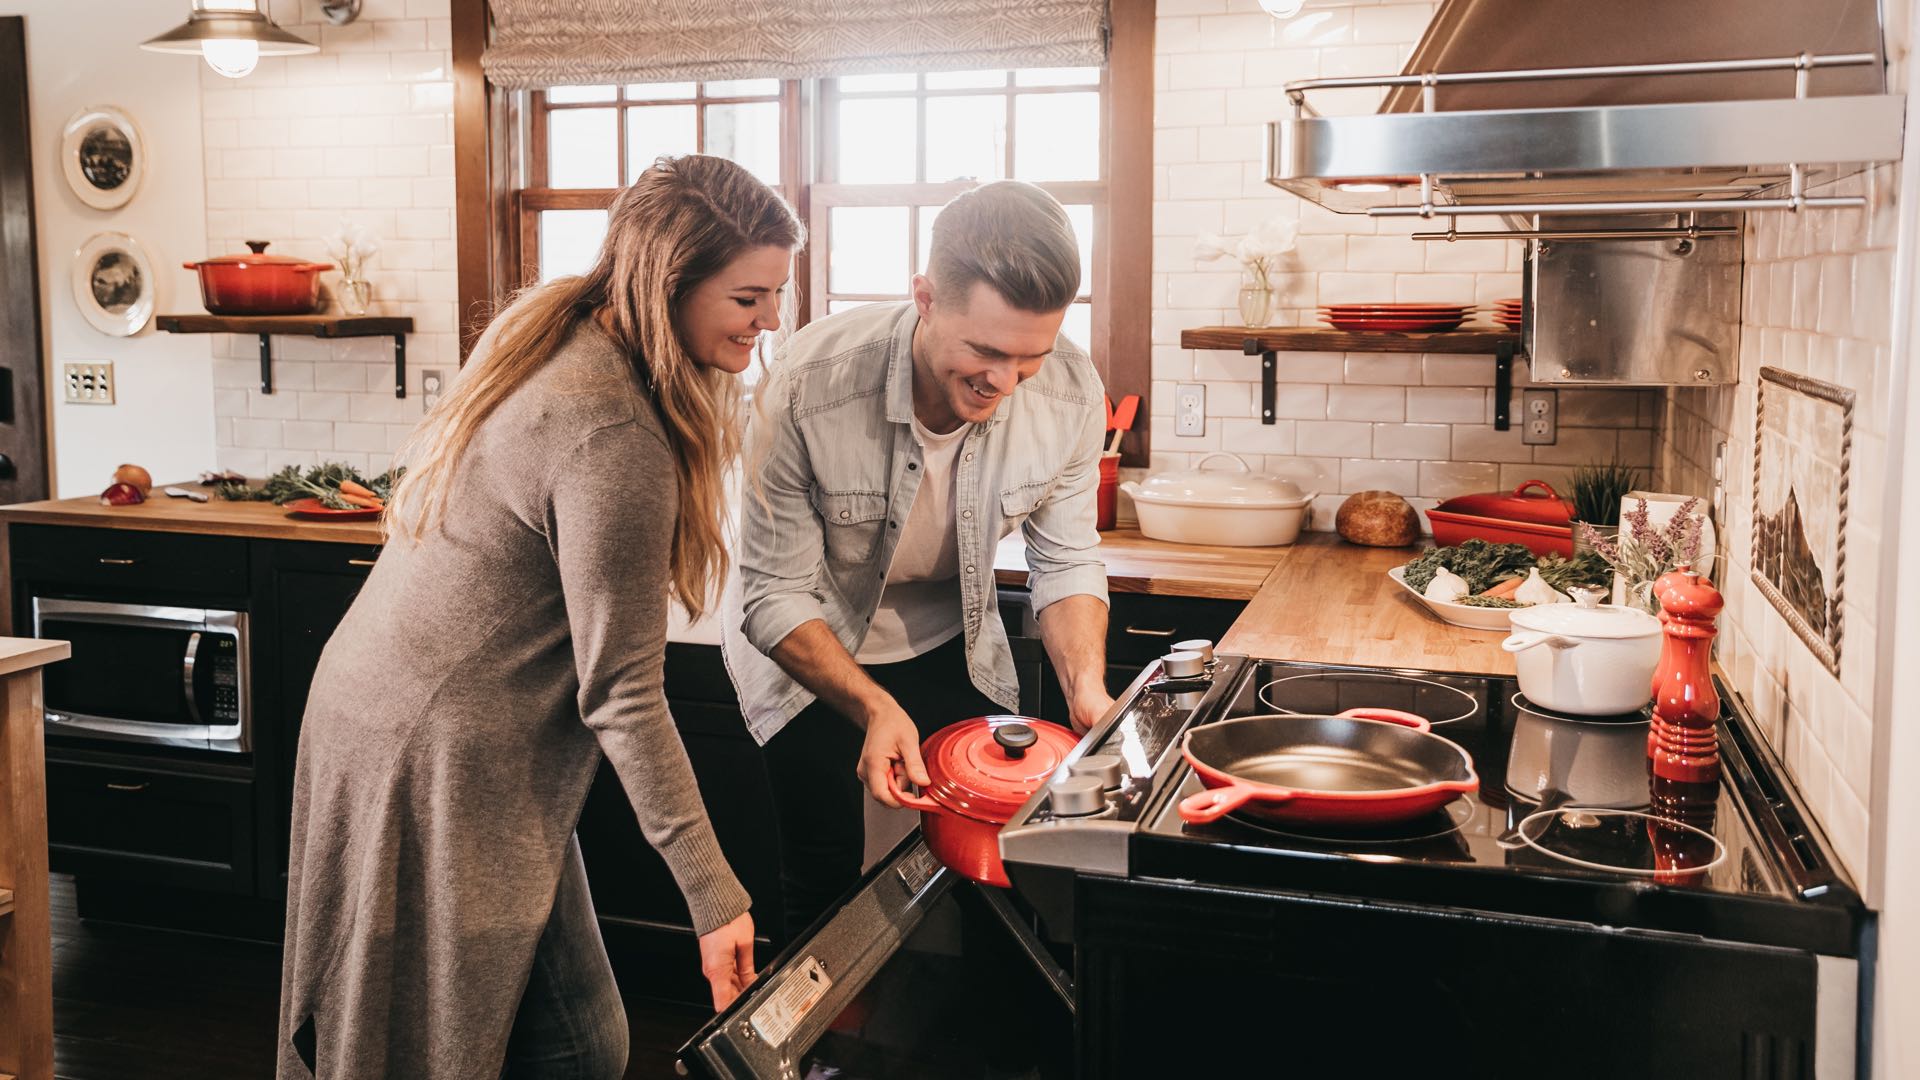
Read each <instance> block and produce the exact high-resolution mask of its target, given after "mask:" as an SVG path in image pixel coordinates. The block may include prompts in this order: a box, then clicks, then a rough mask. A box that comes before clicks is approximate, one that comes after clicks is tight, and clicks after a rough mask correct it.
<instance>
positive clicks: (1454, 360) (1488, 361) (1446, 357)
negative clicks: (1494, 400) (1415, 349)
mask: <svg viewBox="0 0 1920 1080" xmlns="http://www.w3.org/2000/svg"><path fill="white" fill-rule="evenodd" d="M1516 366H1517V365H1516ZM1423 367H1424V371H1423V381H1424V382H1425V383H1426V384H1427V385H1428V386H1492V385H1493V357H1491V356H1459V355H1454V354H1450V353H1428V354H1427V355H1426V356H1425V358H1424V360H1423Z"/></svg>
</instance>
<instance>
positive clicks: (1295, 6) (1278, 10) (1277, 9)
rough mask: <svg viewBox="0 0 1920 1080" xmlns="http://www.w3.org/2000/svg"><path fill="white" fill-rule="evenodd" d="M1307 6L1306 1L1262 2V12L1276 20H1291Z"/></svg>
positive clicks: (1273, 0) (1272, 0)
mask: <svg viewBox="0 0 1920 1080" xmlns="http://www.w3.org/2000/svg"><path fill="white" fill-rule="evenodd" d="M1305 4H1306V0H1260V10H1262V11H1264V12H1266V13H1267V14H1269V15H1271V16H1273V17H1274V18H1276V19H1291V18H1293V17H1294V16H1295V15H1298V14H1300V9H1301V7H1303V6H1304V5H1305Z"/></svg>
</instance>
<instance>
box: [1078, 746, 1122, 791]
mask: <svg viewBox="0 0 1920 1080" xmlns="http://www.w3.org/2000/svg"><path fill="white" fill-rule="evenodd" d="M1122 764H1123V763H1122V762H1121V760H1120V759H1119V758H1118V757H1116V756H1114V755H1113V754H1089V755H1088V756H1086V757H1083V758H1081V759H1080V760H1079V761H1076V762H1074V763H1073V764H1071V765H1069V766H1067V771H1068V772H1069V773H1072V774H1073V775H1075V776H1091V777H1093V778H1094V779H1095V780H1098V781H1100V786H1101V787H1102V788H1105V789H1107V790H1109V791H1111V790H1113V789H1114V788H1117V787H1119V786H1120V769H1121V767H1122Z"/></svg>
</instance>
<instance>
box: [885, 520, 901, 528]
mask: <svg viewBox="0 0 1920 1080" xmlns="http://www.w3.org/2000/svg"><path fill="white" fill-rule="evenodd" d="M899 527H900V523H899V522H897V521H889V522H887V528H889V529H897V528H899Z"/></svg>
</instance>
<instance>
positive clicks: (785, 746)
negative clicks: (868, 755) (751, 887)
mask: <svg viewBox="0 0 1920 1080" xmlns="http://www.w3.org/2000/svg"><path fill="white" fill-rule="evenodd" d="M866 671H867V674H868V675H869V676H871V677H872V678H873V681H875V682H877V683H879V684H880V686H881V688H882V689H884V690H886V691H887V693H889V694H892V695H893V698H894V700H895V701H898V702H899V703H900V707H901V708H902V709H904V710H906V713H907V715H908V716H910V717H912V718H913V722H914V724H915V726H917V727H919V729H920V737H921V739H923V740H924V739H925V738H926V737H927V736H929V735H931V734H933V733H934V732H936V731H938V730H940V729H941V728H943V727H946V726H947V725H948V724H952V723H956V722H958V721H961V720H969V719H972V718H973V717H976V716H992V715H996V714H999V713H1004V712H1006V709H1004V708H1002V707H1001V706H999V705H997V704H995V703H994V701H993V700H992V699H991V698H989V697H987V696H986V695H985V694H982V693H981V692H980V691H979V690H977V689H975V688H974V685H973V681H972V680H971V679H969V678H968V677H967V654H966V635H964V634H958V635H955V636H954V638H953V640H951V641H949V642H947V643H946V644H945V645H942V646H940V647H939V648H937V649H935V650H933V651H932V652H929V653H925V654H923V655H920V656H916V657H914V658H912V659H910V660H902V661H900V662H899V663H897V664H875V665H872V666H870V667H868V668H867V669H866ZM865 738H866V733H865V732H863V731H862V730H861V729H860V728H859V727H858V726H857V725H855V724H854V723H853V721H851V720H849V719H847V718H846V717H844V716H842V715H840V713H839V712H837V711H835V710H834V709H833V708H832V707H830V706H828V705H827V704H825V703H824V702H818V701H816V702H814V703H813V704H812V705H809V706H807V707H806V708H805V709H803V710H801V712H800V714H799V715H798V716H795V717H794V718H793V719H792V720H791V721H789V722H788V723H787V726H786V727H784V728H781V729H780V733H779V734H777V735H775V736H774V737H773V739H772V740H771V741H769V742H768V743H767V745H766V751H765V752H766V762H767V776H768V779H769V780H770V781H771V783H772V785H773V799H774V804H775V806H776V807H777V808H778V809H779V811H780V888H781V893H782V896H783V898H784V900H785V907H786V910H785V911H784V912H783V916H784V923H785V925H784V929H785V931H786V937H787V939H788V940H791V939H792V938H794V937H796V936H798V935H799V934H800V933H801V932H802V931H804V930H805V929H806V928H807V927H808V926H810V925H812V923H813V921H814V920H815V919H816V918H818V917H819V916H820V915H821V913H822V912H825V911H826V910H827V908H828V907H830V906H831V905H832V904H833V903H834V902H835V901H837V900H839V899H840V897H841V895H842V894H843V893H845V892H846V891H847V889H848V888H850V887H851V886H852V885H853V883H854V882H856V881H858V880H859V879H860V859H861V855H862V854H863V853H864V850H865V842H866V826H865V818H866V815H865V809H864V807H863V806H862V803H861V800H862V799H865V798H867V794H866V788H865V787H864V786H862V785H861V783H860V778H859V777H858V776H856V775H854V768H855V767H856V766H857V765H858V764H859V763H860V744H861V742H862V741H863V740H864V739H865Z"/></svg>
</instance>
